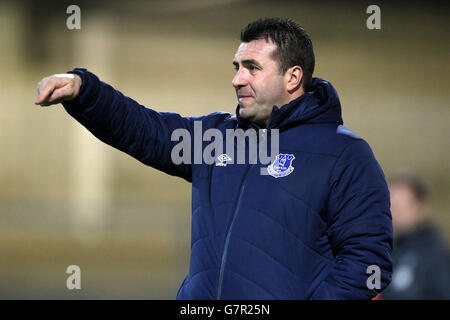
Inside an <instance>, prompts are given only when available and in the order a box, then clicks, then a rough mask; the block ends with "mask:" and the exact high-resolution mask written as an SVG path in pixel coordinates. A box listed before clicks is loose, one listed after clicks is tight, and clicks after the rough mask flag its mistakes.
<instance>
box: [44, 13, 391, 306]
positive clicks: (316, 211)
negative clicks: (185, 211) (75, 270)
mask: <svg viewBox="0 0 450 320" xmlns="http://www.w3.org/2000/svg"><path fill="white" fill-rule="evenodd" d="M314 63H315V59H314V53H313V48H312V43H311V40H310V38H309V36H308V35H307V34H306V32H305V31H304V30H303V29H302V28H301V27H300V26H299V25H297V24H296V23H295V22H293V21H291V20H285V19H262V20H258V21H255V22H253V23H250V24H249V25H248V26H247V27H246V28H244V29H243V30H242V32H241V44H240V46H239V48H238V50H237V52H236V55H235V57H234V60H233V64H234V66H235V68H236V75H235V77H234V79H233V82H232V84H233V87H234V88H235V90H236V94H237V98H238V102H239V105H238V107H237V110H236V115H232V114H228V113H213V114H210V115H207V116H203V117H198V118H184V117H181V116H180V115H178V114H174V113H166V112H156V111H154V110H151V109H147V108H145V107H143V106H141V105H139V104H138V103H137V102H135V101H133V100H132V99H130V98H128V97H126V96H124V95H122V94H121V93H120V92H118V91H116V90H115V89H113V88H112V87H111V86H109V85H107V84H106V83H103V82H101V81H99V79H98V78H97V77H96V76H95V75H94V74H92V73H90V72H89V71H87V70H85V69H74V70H72V71H70V72H69V74H70V76H71V77H73V78H68V75H62V76H61V75H58V76H51V77H47V78H44V79H43V80H42V81H41V82H40V83H39V86H38V87H39V92H40V94H39V96H38V98H37V100H36V102H35V103H36V104H40V105H50V104H55V103H58V102H62V103H63V106H64V108H65V109H66V111H67V112H68V113H69V114H70V115H71V116H73V117H74V118H75V119H76V120H78V121H79V122H80V123H81V124H83V125H84V126H85V127H86V128H87V129H88V130H90V131H91V132H92V133H93V134H94V135H95V136H97V137H98V138H99V139H101V140H102V141H104V142H106V143H108V144H110V145H111V146H114V147H116V148H117V149H119V150H122V151H124V152H126V153H128V154H130V155H131V156H133V157H135V158H136V159H138V160H139V161H141V162H143V163H145V164H147V165H150V166H152V167H154V168H157V169H159V170H162V171H164V172H166V173H168V174H171V175H176V176H179V177H182V178H184V179H186V180H187V181H189V182H192V237H191V241H192V243H191V259H190V270H189V274H188V275H187V276H186V278H185V280H184V281H183V283H182V285H181V287H180V289H179V291H178V294H177V298H178V299H370V298H372V297H374V296H375V295H376V294H377V293H378V292H380V291H381V290H382V289H383V288H384V287H385V286H386V285H387V284H388V283H389V282H390V275H391V249H392V222H391V215H390V210H389V192H388V188H387V185H386V182H385V179H384V175H383V172H382V170H381V168H380V167H379V165H378V163H377V161H376V160H375V157H374V155H373V154H372V151H371V149H370V147H369V145H368V144H367V143H366V142H365V141H364V140H362V139H361V138H359V137H358V136H356V135H355V134H354V133H352V132H351V131H349V130H348V129H346V128H344V127H343V126H342V123H343V122H342V118H341V107H340V102H339V98H338V96H337V93H336V91H335V89H334V88H333V87H332V85H331V84H330V83H329V82H328V81H326V80H323V79H320V78H312V74H313V71H314ZM199 122H200V123H201V125H202V133H204V132H206V130H208V129H212V128H214V129H218V130H220V132H223V133H224V135H223V136H226V134H225V132H226V130H236V129H242V130H245V131H246V132H247V131H248V130H251V129H254V130H259V129H263V130H267V131H268V133H269V134H271V132H272V130H274V129H277V130H278V133H279V148H280V150H279V154H278V155H276V157H275V158H274V159H273V162H272V164H270V165H267V164H262V163H261V162H257V163H248V161H247V163H246V164H238V163H235V162H233V159H232V158H231V157H230V156H229V155H228V151H227V154H222V155H221V156H222V158H221V160H220V161H221V162H219V163H216V164H206V163H200V164H197V163H194V164H191V163H190V162H182V163H179V164H175V163H174V161H172V159H171V150H172V149H173V148H174V146H175V142H174V141H171V134H172V132H173V131H174V130H176V129H184V130H186V131H187V132H189V133H190V134H191V136H193V135H194V133H195V132H194V131H195V130H194V127H195V126H196V124H198V123H199ZM274 132H276V131H274ZM192 140H194V139H192ZM250 147H252V146H251V143H250V142H249V141H246V143H245V152H246V154H247V153H249V150H250V149H249V148H250ZM234 148H235V149H236V148H237V147H236V146H234ZM194 149H195V148H191V150H194ZM234 151H236V150H234ZM238 151H239V150H238ZM191 152H192V151H191ZM191 156H192V157H195V156H196V154H195V152H192V154H191ZM197 156H198V155H197ZM216 156H218V155H217V154H216ZM192 157H191V158H192ZM264 172H266V174H264ZM369 267H370V268H369ZM373 268H374V269H373ZM368 270H375V271H377V272H375V274H372V273H371V272H372V271H370V272H368ZM372 276H373V277H372ZM369 277H372V278H371V279H369ZM373 279H375V280H374V281H372V280H373Z"/></svg>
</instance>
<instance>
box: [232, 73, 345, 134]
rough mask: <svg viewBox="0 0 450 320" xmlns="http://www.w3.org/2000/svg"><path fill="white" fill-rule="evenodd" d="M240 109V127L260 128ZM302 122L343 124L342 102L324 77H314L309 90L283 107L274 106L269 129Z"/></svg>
mask: <svg viewBox="0 0 450 320" xmlns="http://www.w3.org/2000/svg"><path fill="white" fill-rule="evenodd" d="M239 109H240V106H239V105H238V106H237V108H236V117H237V119H238V126H239V127H241V128H245V129H247V128H249V127H253V128H255V129H260V126H259V125H257V124H256V123H252V122H250V121H248V120H246V119H243V118H241V117H240V116H239ZM301 123H336V124H343V120H342V112H341V103H340V101H339V97H338V94H337V92H336V90H335V89H334V87H333V86H332V85H331V83H330V82H329V81H327V80H325V79H322V78H313V81H312V84H311V86H310V88H309V90H308V91H307V92H305V93H304V94H303V95H301V96H300V97H298V98H297V99H295V100H292V101H291V102H289V103H287V104H285V105H283V106H282V107H281V108H278V107H277V106H273V109H272V114H271V115H270V119H269V122H268V125H267V129H270V128H278V129H285V128H288V127H292V126H296V125H299V124H301Z"/></svg>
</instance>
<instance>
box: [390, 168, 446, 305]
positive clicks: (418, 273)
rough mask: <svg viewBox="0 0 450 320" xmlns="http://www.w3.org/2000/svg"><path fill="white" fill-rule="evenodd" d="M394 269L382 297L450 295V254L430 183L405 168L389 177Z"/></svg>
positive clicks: (430, 297)
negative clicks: (433, 216)
mask: <svg viewBox="0 0 450 320" xmlns="http://www.w3.org/2000/svg"><path fill="white" fill-rule="evenodd" d="M389 190H390V194H391V213H392V223H393V226H394V249H393V263H394V271H393V274H392V282H391V284H390V285H389V286H388V287H387V288H386V290H385V291H384V292H383V294H382V299H418V300H421V299H450V254H449V251H448V247H447V244H446V241H445V239H444V238H443V236H442V234H441V232H440V230H439V228H438V227H437V226H436V225H435V224H434V223H433V222H432V221H431V207H430V191H431V189H430V186H429V184H428V182H427V181H426V180H425V179H424V178H423V177H421V176H419V175H417V174H415V173H412V172H408V171H401V172H398V173H397V174H395V175H393V176H392V178H391V179H389Z"/></svg>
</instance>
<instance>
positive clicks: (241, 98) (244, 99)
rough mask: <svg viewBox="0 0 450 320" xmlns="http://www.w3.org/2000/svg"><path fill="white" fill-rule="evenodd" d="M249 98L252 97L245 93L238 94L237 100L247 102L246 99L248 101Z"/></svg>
mask: <svg viewBox="0 0 450 320" xmlns="http://www.w3.org/2000/svg"><path fill="white" fill-rule="evenodd" d="M251 99H253V96H245V95H240V96H238V101H239V102H247V101H249V100H251Z"/></svg>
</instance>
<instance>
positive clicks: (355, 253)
mask: <svg viewBox="0 0 450 320" xmlns="http://www.w3.org/2000/svg"><path fill="white" fill-rule="evenodd" d="M326 219H327V232H328V238H329V241H330V244H331V247H332V250H333V255H334V257H335V260H334V264H333V266H332V268H331V270H330V272H329V274H328V276H327V277H326V278H325V280H324V281H322V282H321V283H320V284H319V286H318V288H317V289H316V290H315V292H314V293H313V295H312V299H351V300H355V299H370V298H373V297H375V296H376V295H377V293H379V292H381V291H382V290H383V289H384V288H385V287H386V286H387V285H388V284H389V283H390V281H391V273H392V258H391V252H392V219H391V213H390V196H389V191H388V187H387V184H386V181H385V178H384V174H383V172H382V170H381V168H380V166H379V165H378V163H377V161H376V159H375V157H374V155H373V153H372V151H371V149H370V147H369V145H368V144H367V143H366V142H365V141H364V140H362V139H360V140H357V141H355V142H352V143H351V144H350V145H347V146H346V147H345V149H344V151H343V152H342V153H341V155H340V156H339V158H338V160H337V162H336V164H335V167H334V170H333V172H332V175H331V194H330V199H329V203H328V213H327V217H326ZM378 271H379V272H378ZM378 275H379V276H378Z"/></svg>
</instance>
